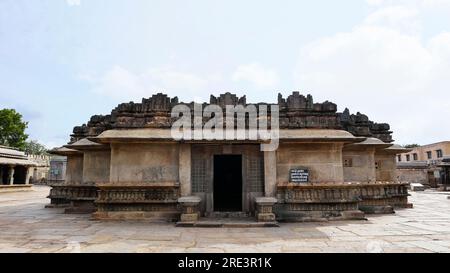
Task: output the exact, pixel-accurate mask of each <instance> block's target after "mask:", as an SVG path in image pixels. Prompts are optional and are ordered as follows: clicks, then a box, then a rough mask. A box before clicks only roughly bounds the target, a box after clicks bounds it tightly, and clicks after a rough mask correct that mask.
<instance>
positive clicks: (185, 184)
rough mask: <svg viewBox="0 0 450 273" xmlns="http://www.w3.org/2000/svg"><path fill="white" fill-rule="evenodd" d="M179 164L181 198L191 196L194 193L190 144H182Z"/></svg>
mask: <svg viewBox="0 0 450 273" xmlns="http://www.w3.org/2000/svg"><path fill="white" fill-rule="evenodd" d="M178 164H179V166H178V168H179V181H180V192H181V196H182V197H185V196H190V195H191V193H192V185H191V145H190V144H184V143H183V144H180V151H179V163H178Z"/></svg>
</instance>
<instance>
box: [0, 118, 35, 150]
mask: <svg viewBox="0 0 450 273" xmlns="http://www.w3.org/2000/svg"><path fill="white" fill-rule="evenodd" d="M27 127H28V122H25V121H23V120H22V115H21V114H20V113H17V112H16V110H14V109H2V110H0V145H5V146H9V147H13V148H18V149H22V150H23V149H24V148H25V141H26V140H27V138H28V135H27V134H25V129H26V128H27Z"/></svg>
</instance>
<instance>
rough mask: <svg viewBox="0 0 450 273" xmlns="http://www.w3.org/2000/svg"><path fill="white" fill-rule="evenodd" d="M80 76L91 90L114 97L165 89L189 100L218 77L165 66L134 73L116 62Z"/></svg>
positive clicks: (137, 97) (126, 97) (134, 97)
mask: <svg viewBox="0 0 450 273" xmlns="http://www.w3.org/2000/svg"><path fill="white" fill-rule="evenodd" d="M79 79H81V80H84V81H88V82H90V83H91V84H92V85H93V89H92V90H93V92H95V93H98V94H101V95H104V96H106V97H112V98H114V99H116V100H123V101H129V100H130V99H131V100H135V101H140V99H141V98H143V97H149V96H151V95H152V94H154V93H156V92H164V93H168V94H173V95H178V96H179V95H181V97H183V98H186V100H187V101H188V100H189V99H193V98H194V97H197V98H198V97H199V95H200V94H201V93H202V91H204V89H206V88H207V87H208V85H209V84H210V83H212V82H214V81H218V80H220V77H218V76H217V75H211V76H209V77H207V78H206V77H205V78H204V77H200V76H197V75H195V74H192V73H188V72H182V71H178V70H176V69H172V68H167V67H164V68H152V69H149V70H147V71H144V72H142V73H134V72H131V71H130V70H128V69H126V68H124V67H122V66H120V65H115V66H113V67H112V68H111V69H109V70H108V71H106V72H105V73H103V74H102V75H101V76H93V75H80V76H79Z"/></svg>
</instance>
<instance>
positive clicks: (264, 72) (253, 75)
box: [232, 63, 279, 88]
mask: <svg viewBox="0 0 450 273" xmlns="http://www.w3.org/2000/svg"><path fill="white" fill-rule="evenodd" d="M232 80H233V81H235V82H238V81H247V82H250V83H252V84H254V85H255V86H257V87H260V88H268V87H273V86H274V85H276V84H277V83H278V81H279V77H278V74H277V73H276V71H275V70H273V69H269V68H265V67H263V66H262V65H261V64H258V63H251V64H245V65H240V66H239V67H237V69H236V71H235V72H234V73H233V76H232Z"/></svg>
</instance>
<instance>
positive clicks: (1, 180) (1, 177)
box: [0, 165, 3, 185]
mask: <svg viewBox="0 0 450 273" xmlns="http://www.w3.org/2000/svg"><path fill="white" fill-rule="evenodd" d="M0 185H3V166H1V165H0Z"/></svg>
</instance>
